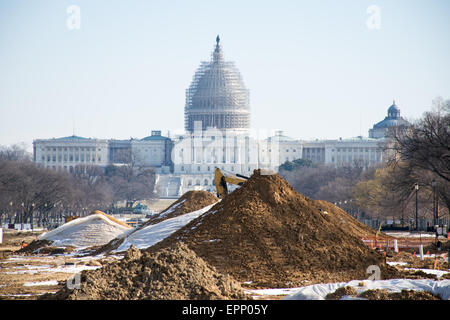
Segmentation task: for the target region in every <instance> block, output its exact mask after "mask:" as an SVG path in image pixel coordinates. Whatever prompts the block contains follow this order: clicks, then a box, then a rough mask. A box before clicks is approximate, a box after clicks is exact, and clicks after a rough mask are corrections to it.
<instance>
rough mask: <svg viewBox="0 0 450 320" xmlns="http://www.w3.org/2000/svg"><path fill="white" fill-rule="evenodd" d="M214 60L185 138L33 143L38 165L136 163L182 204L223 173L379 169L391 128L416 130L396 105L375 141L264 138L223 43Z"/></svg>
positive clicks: (195, 97)
mask: <svg viewBox="0 0 450 320" xmlns="http://www.w3.org/2000/svg"><path fill="white" fill-rule="evenodd" d="M211 56H212V57H211V60H210V61H207V62H202V63H201V65H200V67H199V68H198V70H197V71H196V72H195V74H194V77H193V80H192V83H191V85H190V87H189V88H188V89H187V90H186V104H185V108H184V117H185V132H186V133H185V134H183V135H179V136H176V137H174V138H171V137H170V136H169V134H168V136H167V137H164V136H162V135H161V131H158V130H154V131H152V132H151V135H150V136H148V137H145V138H143V139H130V140H114V139H111V140H103V139H91V138H82V137H78V136H75V135H74V136H71V137H65V138H59V139H38V140H35V141H34V142H33V144H34V161H35V162H36V163H38V164H39V165H41V166H44V167H47V168H51V169H54V170H67V171H69V172H70V171H73V169H74V168H75V166H76V165H77V164H86V165H99V166H101V167H105V166H107V165H114V164H118V165H120V164H123V163H128V162H130V161H133V162H134V163H135V165H136V166H139V167H151V168H154V169H155V170H156V172H157V173H158V175H157V187H158V189H159V190H160V196H161V197H169V198H176V197H179V196H181V195H182V194H183V193H185V192H186V191H188V190H207V191H211V192H215V186H214V180H213V179H214V170H215V168H216V167H217V168H220V169H221V170H222V171H224V172H225V173H231V174H237V173H239V174H241V175H244V176H250V175H251V174H252V173H253V170H255V169H258V168H261V169H268V170H271V171H275V172H277V171H278V169H279V166H280V165H281V164H283V163H285V162H286V161H294V160H296V159H308V160H311V161H312V162H313V163H319V164H325V165H333V166H336V167H340V166H351V165H355V164H358V165H364V166H366V167H370V166H376V165H378V164H380V163H382V162H383V161H384V159H383V152H382V144H383V142H384V139H383V138H384V137H385V135H386V132H387V130H388V128H390V127H393V126H398V125H408V123H407V122H406V121H405V120H404V119H403V118H401V117H400V109H398V107H397V106H396V105H395V103H394V104H393V105H392V106H391V107H390V108H389V110H388V117H386V119H384V120H383V121H381V122H379V123H377V124H376V125H374V127H373V129H371V130H370V131H369V136H370V138H363V137H357V138H351V139H337V140H314V141H301V140H298V139H294V138H290V137H288V136H286V135H284V134H283V132H282V131H276V132H275V134H274V135H272V134H270V135H268V136H269V137H268V138H260V136H259V135H258V133H257V132H256V134H255V132H254V131H252V130H251V127H250V103H249V101H250V100H249V91H248V90H247V88H246V87H245V85H244V82H243V79H242V77H241V75H240V72H239V70H238V69H237V68H236V67H235V65H234V63H233V62H229V61H225V60H224V57H223V52H222V47H221V45H220V39H219V37H217V39H216V45H215V48H214V51H213V53H212V55H211ZM266 136H267V135H266ZM230 188H231V189H232V188H233V186H230Z"/></svg>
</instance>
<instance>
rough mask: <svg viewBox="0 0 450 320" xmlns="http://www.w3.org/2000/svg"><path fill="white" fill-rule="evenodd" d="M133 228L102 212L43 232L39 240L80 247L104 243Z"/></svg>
mask: <svg viewBox="0 0 450 320" xmlns="http://www.w3.org/2000/svg"><path fill="white" fill-rule="evenodd" d="M129 230H132V229H131V228H127V227H125V226H123V225H120V224H118V223H116V222H114V221H112V220H110V219H108V218H107V217H105V216H104V215H102V214H91V215H89V216H87V217H83V218H78V219H75V220H72V221H69V222H67V223H65V224H63V225H62V226H60V227H59V228H56V229H54V230H52V231H49V232H46V233H44V234H41V235H40V236H39V237H38V239H39V240H49V241H52V242H53V243H52V245H53V246H68V245H71V246H74V247H79V248H80V249H85V248H86V247H91V246H98V245H103V244H106V243H108V242H109V241H111V240H112V239H114V238H116V237H117V236H119V235H120V234H122V233H124V232H126V231H129Z"/></svg>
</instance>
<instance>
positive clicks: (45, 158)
mask: <svg viewBox="0 0 450 320" xmlns="http://www.w3.org/2000/svg"><path fill="white" fill-rule="evenodd" d="M33 145H34V161H35V162H36V163H37V164H38V165H40V166H42V167H45V168H50V169H54V170H66V171H69V172H72V171H73V169H74V168H75V166H76V165H78V164H83V165H98V166H106V165H107V164H108V162H109V161H108V156H109V154H108V141H107V140H102V139H88V138H82V137H77V136H71V137H65V138H58V139H45V140H44V139H38V140H35V141H34V142H33Z"/></svg>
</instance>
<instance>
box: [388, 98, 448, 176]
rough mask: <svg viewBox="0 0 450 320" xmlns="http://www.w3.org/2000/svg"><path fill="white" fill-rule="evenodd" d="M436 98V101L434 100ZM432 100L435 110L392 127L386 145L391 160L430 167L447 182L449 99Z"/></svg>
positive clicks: (412, 165) (421, 167)
mask: <svg viewBox="0 0 450 320" xmlns="http://www.w3.org/2000/svg"><path fill="white" fill-rule="evenodd" d="M436 101H437V102H436ZM439 101H440V100H436V99H435V100H434V104H435V105H436V104H438V106H435V109H437V110H438V111H433V112H427V113H425V114H424V116H423V118H422V119H420V120H419V121H417V123H415V124H414V125H412V126H411V127H407V128H393V129H392V130H391V131H390V136H389V138H390V140H391V143H389V144H387V145H386V149H387V151H388V153H389V154H391V158H390V159H389V162H390V163H391V164H394V165H395V164H397V163H398V162H401V161H403V162H407V163H408V165H409V166H411V167H412V168H418V169H423V170H425V171H430V172H432V173H434V174H435V175H437V176H438V177H440V178H441V179H443V180H445V181H447V183H448V182H450V113H449V112H448V105H449V104H450V102H449V101H446V102H445V103H441V102H439Z"/></svg>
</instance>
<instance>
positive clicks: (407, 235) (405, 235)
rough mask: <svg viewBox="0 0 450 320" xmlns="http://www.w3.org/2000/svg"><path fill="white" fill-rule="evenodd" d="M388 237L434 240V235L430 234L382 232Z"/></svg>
mask: <svg viewBox="0 0 450 320" xmlns="http://www.w3.org/2000/svg"><path fill="white" fill-rule="evenodd" d="M384 233H385V234H387V235H388V236H391V237H394V238H436V234H435V233H432V232H428V233H417V232H389V231H388V232H384Z"/></svg>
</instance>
